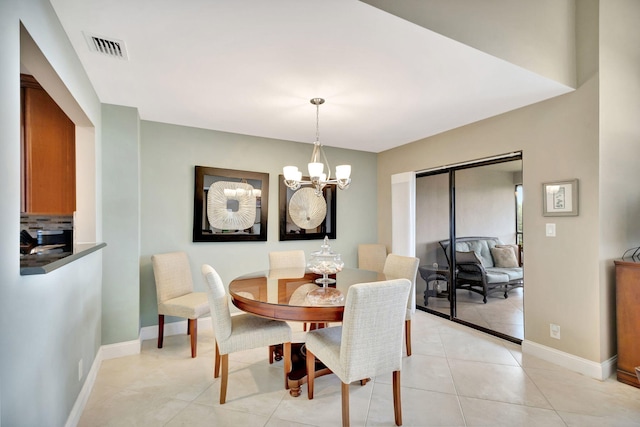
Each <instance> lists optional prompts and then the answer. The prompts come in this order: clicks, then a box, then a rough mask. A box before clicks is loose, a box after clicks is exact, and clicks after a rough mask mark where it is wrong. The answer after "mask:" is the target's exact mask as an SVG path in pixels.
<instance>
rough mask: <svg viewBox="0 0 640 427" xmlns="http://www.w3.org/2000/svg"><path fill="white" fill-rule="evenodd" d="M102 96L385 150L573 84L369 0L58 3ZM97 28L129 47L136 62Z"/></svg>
mask: <svg viewBox="0 0 640 427" xmlns="http://www.w3.org/2000/svg"><path fill="white" fill-rule="evenodd" d="M51 3H52V5H53V7H54V9H55V11H56V13H57V14H58V16H59V18H60V21H61V22H62V25H63V26H64V29H65V31H66V32H67V34H68V36H69V39H70V40H71V42H72V44H73V46H74V48H75V50H76V52H77V54H78V56H79V58H80V60H81V62H82V64H83V65H84V67H85V69H86V71H87V73H88V75H89V78H90V79H91V82H92V84H93V86H94V87H95V90H96V92H97V94H98V97H99V98H100V100H101V102H103V103H108V104H116V105H124V106H131V107H137V108H138V110H139V114H140V118H141V119H143V120H150V121H158V122H164V123H173V124H179V125H185V126H192V127H199V128H205V129H215V130H221V131H227V132H234V133H240V134H246V135H255V136H262V137H268V138H276V139H284V140H292V141H300V142H309V143H312V142H313V141H314V139H315V120H316V111H315V107H314V106H313V105H311V104H310V103H309V100H310V99H311V98H314V97H322V98H325V99H326V102H325V104H324V105H322V106H321V107H320V140H321V142H322V143H323V144H324V145H327V146H333V147H342V148H351V149H356V150H364V151H370V152H380V151H384V150H387V149H390V148H393V147H396V146H399V145H403V144H406V143H408V142H412V141H415V140H418V139H421V138H424V137H428V136H431V135H434V134H437V133H441V132H444V131H447V130H449V129H453V128H456V127H459V126H462V125H465V124H468V123H472V122H475V121H478V120H481V119H484V118H487V117H491V116H494V115H496V114H501V113H504V112H506V111H510V110H513V109H515V108H519V107H522V106H525V105H529V104H532V103H535V102H539V101H541V100H544V99H548V98H550V97H553V96H557V95H560V94H562V93H566V92H567V91H569V90H571V89H570V88H568V87H567V86H564V85H562V84H560V83H558V82H555V81H553V80H549V79H547V78H544V77H541V76H539V75H536V74H534V73H532V72H529V71H527V70H524V69H522V68H520V67H518V66H515V65H513V64H510V63H507V62H505V61H504V60H501V59H498V58H496V57H493V56H490V55H488V54H485V53H483V52H480V51H478V50H476V49H473V48H471V47H468V46H466V45H463V44H461V43H458V42H456V41H454V40H451V39H448V38H446V37H443V36H441V35H439V34H437V33H434V32H432V31H429V30H427V29H425V28H422V27H420V26H417V25H415V24H412V23H410V22H407V21H405V20H403V19H400V18H397V17H395V16H393V15H390V14H388V13H386V12H383V11H381V10H378V9H376V8H374V7H371V6H369V5H367V4H364V3H361V2H359V1H357V0H322V1H318V0H270V1H264V0H215V1H214V0H187V1H185V0H135V1H132V0H111V1H108V2H105V1H103V0H51ZM83 32H87V33H92V34H95V35H98V36H102V37H106V38H114V39H119V40H122V41H124V43H125V45H126V49H127V52H128V60H121V59H115V58H111V57H107V56H104V55H102V54H99V53H95V52H92V51H90V49H89V47H88V44H87V42H86V40H85V38H84V36H83Z"/></svg>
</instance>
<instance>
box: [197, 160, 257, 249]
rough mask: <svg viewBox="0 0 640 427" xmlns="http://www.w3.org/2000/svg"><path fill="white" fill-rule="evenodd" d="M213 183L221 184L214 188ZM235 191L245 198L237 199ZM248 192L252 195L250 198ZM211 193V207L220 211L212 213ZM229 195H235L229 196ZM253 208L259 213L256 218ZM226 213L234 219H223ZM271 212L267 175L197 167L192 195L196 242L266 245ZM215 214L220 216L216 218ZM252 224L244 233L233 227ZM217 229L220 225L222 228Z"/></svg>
mask: <svg viewBox="0 0 640 427" xmlns="http://www.w3.org/2000/svg"><path fill="white" fill-rule="evenodd" d="M214 183H219V184H216V185H215V186H214ZM226 183H228V184H226ZM225 185H226V187H225ZM256 190H258V191H256ZM227 191H229V192H230V193H228V192H227ZM236 191H237V192H243V193H241V194H242V197H240V198H236V196H235V194H236V193H235V192H236ZM247 191H249V193H248V194H249V195H247V193H246V192H247ZM210 192H215V193H212V194H211V196H212V197H211V204H213V205H216V204H217V206H218V209H217V210H216V209H211V210H210V209H209V205H210V204H209V203H208V201H209V193H210ZM229 194H232V195H231V196H230V195H229ZM238 194H239V193H238ZM254 207H255V210H256V214H255V218H253V217H252V215H251V214H250V212H251V211H252V209H253V208H254ZM223 210H224V211H227V212H228V213H229V214H235V215H227V216H226V218H223V217H224V215H223V213H224V212H223ZM268 212H269V174H268V173H262V172H251V171H242V170H235V169H221V168H214V167H208V166H196V167H195V184H194V195H193V241H194V242H246V241H266V240H267V216H268ZM216 213H218V214H219V215H217V217H216ZM241 214H243V215H241ZM210 218H213V219H214V223H212V222H210ZM251 220H253V223H252V224H251V226H250V227H246V228H244V229H233V228H232V227H231V226H232V225H238V224H241V223H242V222H244V223H248V222H249V221H251ZM216 222H217V224H215V223H216ZM214 225H220V228H217V227H215V226H214ZM224 226H229V228H226V229H225V228H224Z"/></svg>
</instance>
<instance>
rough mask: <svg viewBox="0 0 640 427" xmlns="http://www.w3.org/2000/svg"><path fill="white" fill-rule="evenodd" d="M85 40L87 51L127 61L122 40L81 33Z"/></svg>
mask: <svg viewBox="0 0 640 427" xmlns="http://www.w3.org/2000/svg"><path fill="white" fill-rule="evenodd" d="M82 33H83V34H84V38H85V39H86V40H87V44H88V45H89V50H91V51H92V52H96V53H101V54H103V55H106V56H110V57H112V58H118V59H124V60H128V59H129V58H128V56H127V49H126V47H125V45H124V42H123V41H122V40H118V39H113V38H108V37H102V36H98V35H96V34H90V33H86V32H84V31H83V32H82Z"/></svg>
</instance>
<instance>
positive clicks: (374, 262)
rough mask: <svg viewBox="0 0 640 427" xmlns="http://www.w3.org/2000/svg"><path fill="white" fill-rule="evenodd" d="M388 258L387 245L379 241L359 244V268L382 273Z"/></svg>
mask: <svg viewBox="0 0 640 427" xmlns="http://www.w3.org/2000/svg"><path fill="white" fill-rule="evenodd" d="M386 259H387V247H386V246H385V245H381V244H377V243H366V244H360V245H358V268H360V269H362V270H371V271H377V272H378V273H382V270H383V269H384V262H385V261H386Z"/></svg>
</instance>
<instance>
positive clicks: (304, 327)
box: [302, 322, 307, 332]
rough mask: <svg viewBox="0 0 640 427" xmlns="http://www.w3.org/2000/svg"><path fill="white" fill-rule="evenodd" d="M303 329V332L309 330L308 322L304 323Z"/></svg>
mask: <svg viewBox="0 0 640 427" xmlns="http://www.w3.org/2000/svg"><path fill="white" fill-rule="evenodd" d="M302 331H303V332H307V322H304V323H303V324H302Z"/></svg>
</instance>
